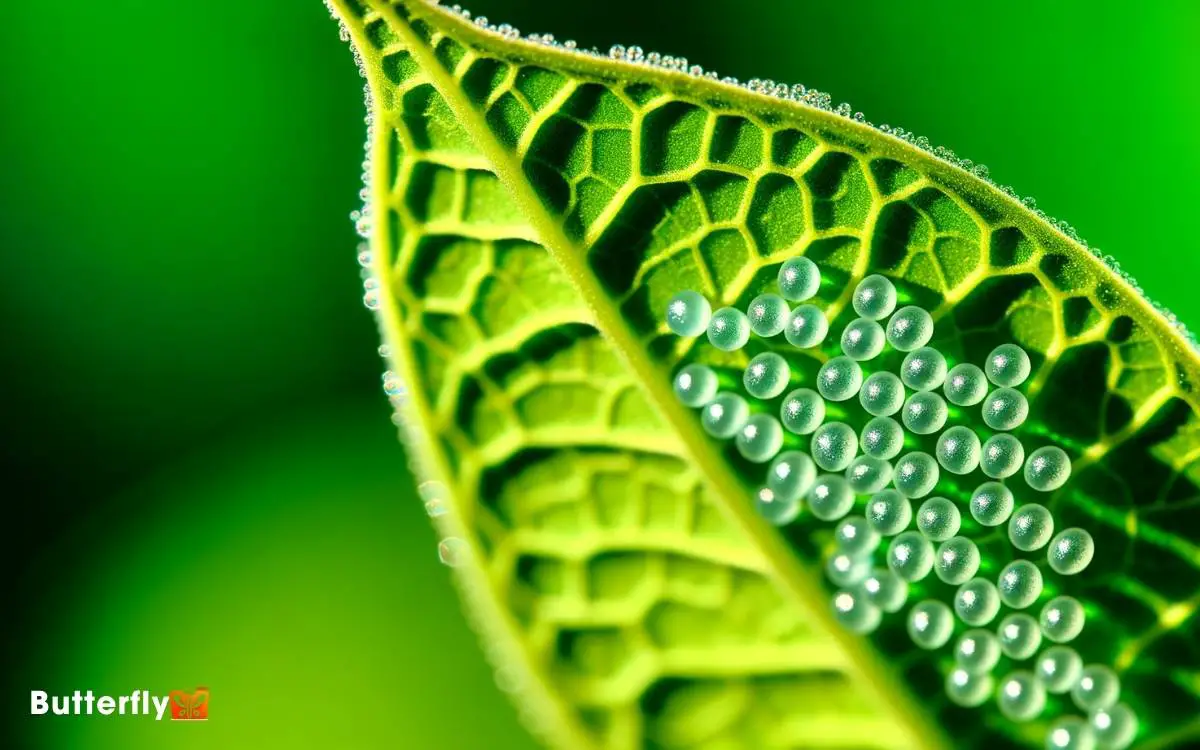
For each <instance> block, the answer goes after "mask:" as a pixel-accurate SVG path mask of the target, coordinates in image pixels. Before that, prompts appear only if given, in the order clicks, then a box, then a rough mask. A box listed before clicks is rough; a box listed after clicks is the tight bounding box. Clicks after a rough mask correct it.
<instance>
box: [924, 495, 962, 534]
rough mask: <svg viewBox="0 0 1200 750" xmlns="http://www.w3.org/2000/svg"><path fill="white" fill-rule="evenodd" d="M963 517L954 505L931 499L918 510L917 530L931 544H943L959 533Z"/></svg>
mask: <svg viewBox="0 0 1200 750" xmlns="http://www.w3.org/2000/svg"><path fill="white" fill-rule="evenodd" d="M961 524H962V516H961V514H959V512H958V508H957V507H955V505H954V503H952V502H950V501H949V500H947V499H946V498H944V497H931V498H929V499H928V500H926V501H925V502H923V503H921V507H920V508H919V509H918V510H917V530H918V531H920V532H921V535H922V536H924V537H925V538H926V539H928V540H930V541H931V542H943V541H945V540H947V539H949V538H950V537H952V536H954V535H955V534H957V533H958V528H959V526H960V525H961Z"/></svg>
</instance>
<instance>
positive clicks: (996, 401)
mask: <svg viewBox="0 0 1200 750" xmlns="http://www.w3.org/2000/svg"><path fill="white" fill-rule="evenodd" d="M1028 416H1029V402H1028V401H1026V400H1025V396H1024V394H1022V393H1021V392H1020V391H1014V390H1013V389H1012V388H997V389H996V390H994V391H992V392H991V393H989V394H988V395H987V398H985V399H984V400H983V421H984V423H985V424H987V426H988V427H991V428H992V429H993V430H1013V429H1016V428H1017V427H1020V426H1021V425H1022V424H1024V422H1025V418H1026V417H1028Z"/></svg>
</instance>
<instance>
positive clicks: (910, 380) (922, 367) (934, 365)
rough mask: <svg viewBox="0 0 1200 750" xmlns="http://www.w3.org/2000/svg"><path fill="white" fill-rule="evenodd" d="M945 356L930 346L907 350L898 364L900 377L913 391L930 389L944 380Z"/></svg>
mask: <svg viewBox="0 0 1200 750" xmlns="http://www.w3.org/2000/svg"><path fill="white" fill-rule="evenodd" d="M946 374H947V373H946V358H945V357H944V356H942V353H941V352H939V351H938V350H937V349H934V348H933V347H932V346H922V347H921V348H920V349H917V350H916V351H913V352H909V353H908V356H906V357H905V358H904V362H902V363H901V365H900V379H901V380H903V381H904V384H905V385H907V386H908V387H909V388H912V389H913V390H915V391H932V390H933V389H934V388H937V387H938V386H940V385H941V384H942V383H945V382H946Z"/></svg>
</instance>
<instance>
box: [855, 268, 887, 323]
mask: <svg viewBox="0 0 1200 750" xmlns="http://www.w3.org/2000/svg"><path fill="white" fill-rule="evenodd" d="M850 304H851V305H853V306H854V312H856V313H858V314H859V315H860V316H862V317H864V318H867V319H868V320H883V319H884V318H886V317H887V316H889V315H891V314H892V311H893V310H895V309H896V287H895V285H894V284H892V282H891V281H889V280H888V279H887V277H885V276H880V275H879V274H877V273H876V274H871V275H870V276H867V277H866V278H864V279H863V280H862V281H860V282H858V286H856V287H854V297H853V298H852V299H851V302H850Z"/></svg>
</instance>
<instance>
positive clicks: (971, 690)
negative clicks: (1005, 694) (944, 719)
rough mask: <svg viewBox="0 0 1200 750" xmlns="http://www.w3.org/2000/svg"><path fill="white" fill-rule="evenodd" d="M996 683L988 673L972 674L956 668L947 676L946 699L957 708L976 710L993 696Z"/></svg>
mask: <svg viewBox="0 0 1200 750" xmlns="http://www.w3.org/2000/svg"><path fill="white" fill-rule="evenodd" d="M995 689H996V682H995V680H993V679H992V676H991V675H990V674H988V673H987V672H986V671H984V672H971V671H970V670H967V669H963V668H962V667H956V668H955V669H952V670H950V674H948V675H946V697H947V698H949V699H950V702H951V703H953V704H954V705H956V706H962V707H963V708H975V707H976V706H982V705H983V704H984V703H986V702H987V699H988V698H990V697H991V696H992V692H993V691H994V690H995Z"/></svg>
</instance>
